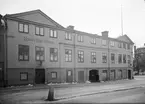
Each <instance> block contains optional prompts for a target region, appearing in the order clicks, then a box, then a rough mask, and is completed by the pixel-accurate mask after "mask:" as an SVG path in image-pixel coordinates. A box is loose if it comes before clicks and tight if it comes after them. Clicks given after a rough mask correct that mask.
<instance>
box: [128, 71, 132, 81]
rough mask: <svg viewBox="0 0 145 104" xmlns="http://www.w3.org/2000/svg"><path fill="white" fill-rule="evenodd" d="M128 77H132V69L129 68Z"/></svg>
mask: <svg viewBox="0 0 145 104" xmlns="http://www.w3.org/2000/svg"><path fill="white" fill-rule="evenodd" d="M128 79H131V70H128Z"/></svg>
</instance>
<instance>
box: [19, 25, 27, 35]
mask: <svg viewBox="0 0 145 104" xmlns="http://www.w3.org/2000/svg"><path fill="white" fill-rule="evenodd" d="M19 32H23V33H28V32H29V25H28V24H25V23H19Z"/></svg>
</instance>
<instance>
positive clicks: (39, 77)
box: [35, 69, 45, 84]
mask: <svg viewBox="0 0 145 104" xmlns="http://www.w3.org/2000/svg"><path fill="white" fill-rule="evenodd" d="M35 83H36V84H44V83H45V69H35Z"/></svg>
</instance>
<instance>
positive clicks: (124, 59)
mask: <svg viewBox="0 0 145 104" xmlns="http://www.w3.org/2000/svg"><path fill="white" fill-rule="evenodd" d="M123 63H124V64H125V63H126V55H125V54H124V55H123Z"/></svg>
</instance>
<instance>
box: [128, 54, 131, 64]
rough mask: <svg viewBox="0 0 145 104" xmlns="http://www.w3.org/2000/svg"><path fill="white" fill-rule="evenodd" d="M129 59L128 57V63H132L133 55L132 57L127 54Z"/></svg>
mask: <svg viewBox="0 0 145 104" xmlns="http://www.w3.org/2000/svg"><path fill="white" fill-rule="evenodd" d="M127 59H128V64H131V57H130V55H128V56H127Z"/></svg>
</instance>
